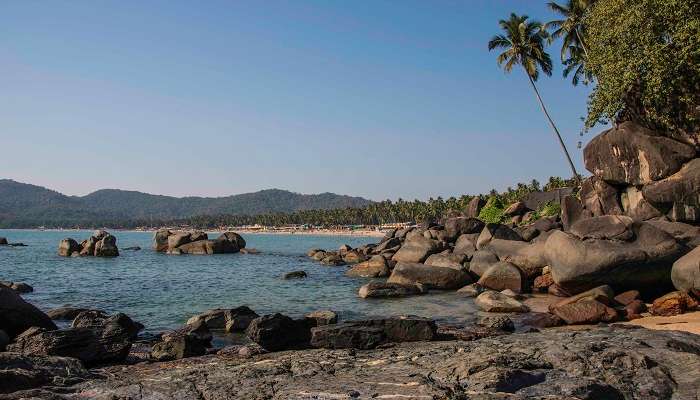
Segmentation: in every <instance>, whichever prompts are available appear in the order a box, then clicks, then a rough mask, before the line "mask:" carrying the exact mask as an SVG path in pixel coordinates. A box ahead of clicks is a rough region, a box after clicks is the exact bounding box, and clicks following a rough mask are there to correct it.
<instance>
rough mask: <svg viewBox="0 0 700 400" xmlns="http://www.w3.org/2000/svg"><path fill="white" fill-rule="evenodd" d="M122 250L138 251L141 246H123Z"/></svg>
mask: <svg viewBox="0 0 700 400" xmlns="http://www.w3.org/2000/svg"><path fill="white" fill-rule="evenodd" d="M122 250H128V251H139V250H141V247H140V246H130V247H124V248H123V249H122Z"/></svg>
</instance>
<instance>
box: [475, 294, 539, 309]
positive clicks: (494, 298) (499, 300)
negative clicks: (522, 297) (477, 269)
mask: <svg viewBox="0 0 700 400" xmlns="http://www.w3.org/2000/svg"><path fill="white" fill-rule="evenodd" d="M474 303H475V304H476V306H477V307H479V309H481V310H482V311H486V312H493V313H524V312H528V311H529V309H528V307H527V306H526V305H524V304H523V303H521V302H519V301H518V300H515V299H514V298H512V297H510V296H506V295H505V294H502V293H499V292H496V291H493V290H487V291H485V292H483V293H481V294H480V295H478V296H477V297H476V299H475V300H474Z"/></svg>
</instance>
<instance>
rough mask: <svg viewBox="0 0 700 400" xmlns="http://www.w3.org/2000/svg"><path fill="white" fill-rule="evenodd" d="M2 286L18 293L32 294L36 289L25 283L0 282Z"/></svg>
mask: <svg viewBox="0 0 700 400" xmlns="http://www.w3.org/2000/svg"><path fill="white" fill-rule="evenodd" d="M0 286H6V287H9V288H10V289H12V290H14V291H15V292H17V293H20V294H23V293H31V292H33V291H34V288H33V287H31V286H30V285H28V284H26V283H24V282H0Z"/></svg>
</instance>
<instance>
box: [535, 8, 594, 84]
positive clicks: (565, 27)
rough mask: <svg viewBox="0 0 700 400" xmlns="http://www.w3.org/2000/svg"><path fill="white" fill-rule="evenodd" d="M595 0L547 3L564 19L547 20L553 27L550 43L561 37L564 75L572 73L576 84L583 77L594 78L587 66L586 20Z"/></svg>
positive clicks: (586, 78) (547, 25) (589, 79)
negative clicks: (586, 68) (585, 66)
mask: <svg viewBox="0 0 700 400" xmlns="http://www.w3.org/2000/svg"><path fill="white" fill-rule="evenodd" d="M592 3H593V0H567V1H566V3H565V4H563V5H561V4H557V3H555V2H549V3H547V6H548V7H549V9H550V10H552V11H553V12H555V13H557V14H559V15H560V16H561V17H562V19H558V20H554V21H550V22H547V24H546V25H545V28H547V29H548V30H549V29H551V30H552V33H551V35H550V43H551V42H552V41H553V40H554V39H561V40H562V45H561V62H562V64H564V77H568V76H569V75H571V83H573V84H574V86H576V85H577V84H578V83H579V81H580V80H581V79H582V78H583V82H584V83H588V82H589V81H591V80H592V76H591V74H590V73H588V72H587V71H586V70H585V68H584V65H585V62H586V55H587V52H588V50H587V47H586V46H587V45H586V42H585V40H586V32H585V30H586V26H585V23H584V22H585V20H586V18H587V17H588V14H589V12H590V8H591V4H592Z"/></svg>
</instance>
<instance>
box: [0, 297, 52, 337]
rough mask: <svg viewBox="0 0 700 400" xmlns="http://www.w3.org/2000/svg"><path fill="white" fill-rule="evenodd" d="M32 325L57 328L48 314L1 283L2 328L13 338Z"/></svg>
mask: <svg viewBox="0 0 700 400" xmlns="http://www.w3.org/2000/svg"><path fill="white" fill-rule="evenodd" d="M31 327H40V328H44V329H46V330H54V329H56V325H55V324H54V323H53V321H51V318H49V317H48V316H47V315H46V314H44V313H43V312H41V311H40V310H39V309H38V308H36V307H34V306H33V305H31V304H29V303H27V302H26V301H24V299H22V297H21V296H20V295H19V294H18V293H17V292H16V291H14V290H13V289H11V288H8V287H6V286H3V285H0V328H2V330H4V331H5V333H7V335H8V336H9V337H10V339H12V338H15V337H16V336H17V335H19V334H20V333H22V332H24V331H26V330H27V329H29V328H31Z"/></svg>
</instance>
